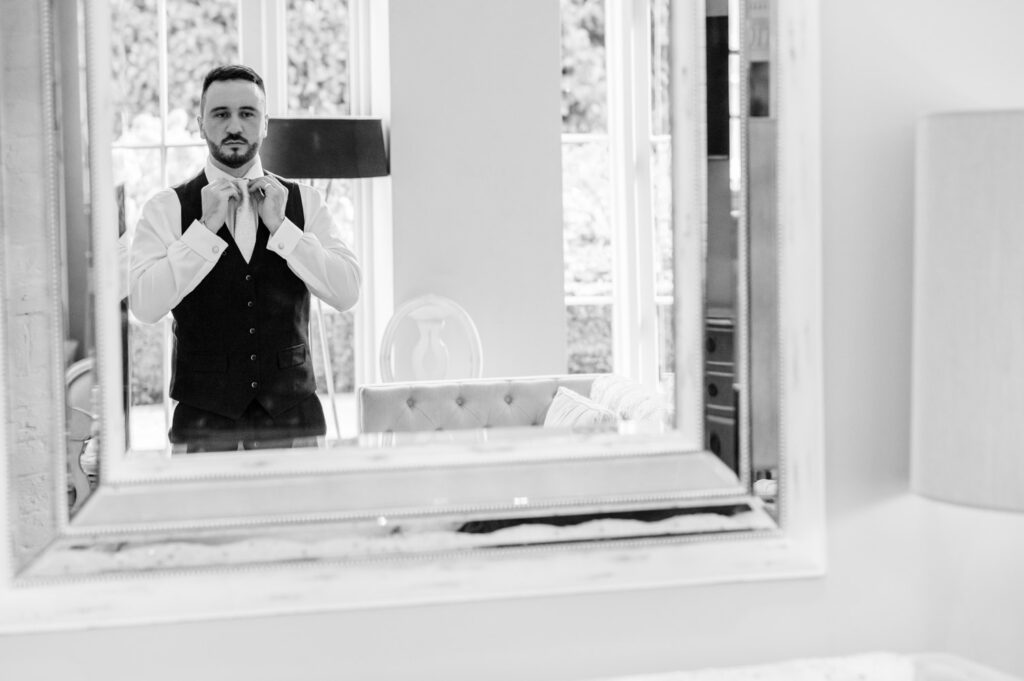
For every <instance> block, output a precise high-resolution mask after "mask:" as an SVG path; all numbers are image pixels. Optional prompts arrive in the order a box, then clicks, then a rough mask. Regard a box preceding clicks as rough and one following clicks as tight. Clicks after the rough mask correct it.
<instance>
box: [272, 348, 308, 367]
mask: <svg viewBox="0 0 1024 681" xmlns="http://www.w3.org/2000/svg"><path fill="white" fill-rule="evenodd" d="M305 363H306V344H305V343H299V344H298V345H293V346H291V347H289V348H285V349H284V350H281V351H279V352H278V353H277V368H279V369H287V368H289V367H297V366H300V365H302V364H305Z"/></svg>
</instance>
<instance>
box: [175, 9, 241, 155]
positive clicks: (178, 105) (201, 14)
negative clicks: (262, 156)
mask: <svg viewBox="0 0 1024 681" xmlns="http://www.w3.org/2000/svg"><path fill="white" fill-rule="evenodd" d="M238 60H239V51H238V0H202V2H200V0H167V64H168V67H167V89H168V92H167V109H168V117H167V139H168V141H171V142H181V141H185V140H188V139H198V138H199V126H198V124H197V123H196V116H197V115H198V114H199V113H200V111H199V98H200V95H201V94H202V90H203V77H204V76H205V75H206V72H207V71H209V70H210V69H211V68H212V67H214V66H217V65H219V64H233V63H237V62H238Z"/></svg>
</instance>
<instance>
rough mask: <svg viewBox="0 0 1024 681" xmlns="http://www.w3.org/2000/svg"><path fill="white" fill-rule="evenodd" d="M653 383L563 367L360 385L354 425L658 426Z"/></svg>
mask: <svg viewBox="0 0 1024 681" xmlns="http://www.w3.org/2000/svg"><path fill="white" fill-rule="evenodd" d="M665 403H666V402H665V400H664V399H663V398H662V396H661V395H659V394H657V393H656V392H654V391H650V390H647V389H646V388H644V387H642V386H640V385H639V384H637V383H634V382H632V381H629V380H628V379H625V378H622V377H620V376H617V375H615V374H564V375H553V376H525V377H516V378H476V379H465V380H451V381H416V382H409V383H380V384H372V385H364V386H361V387H359V389H358V390H357V404H358V413H359V417H358V418H359V430H360V432H361V433H382V432H383V433H391V432H408V431H424V430H465V429H477V428H509V427H563V428H572V429H577V430H579V429H614V428H617V427H618V425H619V424H621V423H622V422H624V421H634V422H641V423H645V424H648V425H650V426H653V427H658V428H661V427H663V426H664V425H665V424H666V423H667V421H668V419H669V418H670V415H669V414H668V411H669V410H668V409H666V407H665Z"/></svg>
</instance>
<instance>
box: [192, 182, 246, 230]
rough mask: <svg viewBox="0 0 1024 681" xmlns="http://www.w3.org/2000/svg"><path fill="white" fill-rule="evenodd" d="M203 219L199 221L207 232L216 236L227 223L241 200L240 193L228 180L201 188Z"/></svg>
mask: <svg viewBox="0 0 1024 681" xmlns="http://www.w3.org/2000/svg"><path fill="white" fill-rule="evenodd" d="M200 195H201V196H202V199H203V217H202V218H201V219H200V222H202V223H203V224H204V225H205V226H206V228H207V229H208V230H210V231H211V232H213V233H214V234H216V233H217V232H218V231H220V228H221V227H223V226H224V225H225V224H226V223H227V221H228V215H229V214H231V213H234V212H235V207H236V206H237V205H238V202H239V201H241V200H242V193H241V191H240V190H239V189H238V187H236V186H235V184H234V183H233V182H231V181H230V180H217V181H216V182H212V183H210V184H208V185H206V186H205V187H203V189H202V192H200Z"/></svg>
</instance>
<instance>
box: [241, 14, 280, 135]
mask: <svg viewBox="0 0 1024 681" xmlns="http://www.w3.org/2000/svg"><path fill="white" fill-rule="evenodd" d="M286 11H287V7H286V5H285V0H245V2H242V1H239V3H238V51H239V59H240V61H241V62H242V63H243V64H245V65H246V66H249V67H251V68H252V69H254V70H255V71H256V72H257V73H259V74H260V75H261V76H262V78H263V83H264V85H265V86H266V90H267V113H268V114H270V115H271V116H282V115H284V114H286V113H287V112H288V41H287V32H286V31H287V25H288V22H287V16H286Z"/></svg>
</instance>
